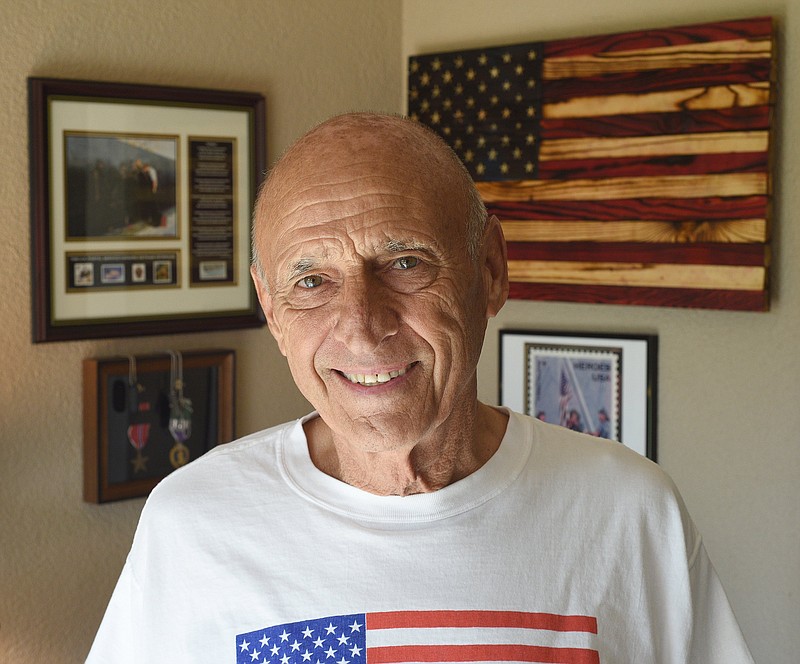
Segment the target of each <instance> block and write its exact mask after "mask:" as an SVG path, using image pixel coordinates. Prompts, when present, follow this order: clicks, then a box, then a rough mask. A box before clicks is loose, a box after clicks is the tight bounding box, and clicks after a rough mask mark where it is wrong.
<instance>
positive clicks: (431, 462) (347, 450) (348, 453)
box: [305, 402, 508, 496]
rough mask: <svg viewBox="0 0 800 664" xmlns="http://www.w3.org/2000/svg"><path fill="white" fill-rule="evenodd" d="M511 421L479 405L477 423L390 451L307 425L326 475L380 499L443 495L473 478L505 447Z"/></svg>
mask: <svg viewBox="0 0 800 664" xmlns="http://www.w3.org/2000/svg"><path fill="white" fill-rule="evenodd" d="M507 423H508V417H507V416H506V415H505V414H504V413H503V412H501V411H499V410H497V409H494V408H491V407H489V406H486V405H484V404H481V403H478V402H476V407H475V409H474V411H473V413H472V416H471V417H467V418H466V419H464V418H462V419H460V420H459V421H457V422H454V423H452V424H448V423H445V424H443V425H442V426H440V427H438V428H437V429H436V430H435V431H433V432H431V434H430V435H429V436H427V437H426V438H425V439H424V440H420V441H416V443H414V444H409V445H407V446H404V447H400V448H398V449H392V450H389V451H380V452H375V451H366V450H363V449H361V448H359V446H358V442H357V441H352V440H350V439H349V438H346V437H344V436H337V435H336V433H335V432H334V431H333V430H331V429H330V428H329V427H328V425H327V424H326V423H325V422H324V421H323V420H322V418H320V417H316V418H314V419H312V420H309V421H308V422H307V423H306V424H305V433H306V438H307V439H308V447H309V453H310V454H311V460H312V462H313V463H314V465H315V466H316V467H317V468H319V470H321V471H322V472H323V473H325V474H327V475H330V476H331V477H335V478H336V479H338V480H341V481H342V482H345V483H347V484H350V485H351V486H354V487H357V488H359V489H363V490H364V491H368V492H369V493H374V494H378V495H386V496H389V495H398V496H408V495H411V494H415V493H429V492H431V491H436V490H438V489H441V488H443V487H445V486H447V485H448V484H452V483H453V482H457V481H458V480H460V479H463V478H464V477H467V476H468V475H471V474H472V473H474V472H475V471H476V470H478V469H479V468H480V467H481V466H483V465H484V464H485V463H486V462H487V461H488V460H489V459H490V458H491V456H492V455H493V454H494V453H495V452H496V451H497V448H498V447H499V446H500V441H501V440H502V438H503V435H504V434H505V430H506V425H507Z"/></svg>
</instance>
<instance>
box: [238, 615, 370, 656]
mask: <svg viewBox="0 0 800 664" xmlns="http://www.w3.org/2000/svg"><path fill="white" fill-rule="evenodd" d="M366 631H367V630H366V627H365V620H364V614H363V613H362V614H354V615H343V616H329V617H326V618H318V619H316V620H305V621H302V622H295V623H286V624H283V625H276V626H274V627H268V628H266V629H261V630H257V631H255V632H250V633H248V634H242V635H240V636H238V637H237V638H236V644H237V645H236V650H237V654H236V664H306V663H308V664H326V662H327V664H360V663H363V662H365V661H366V653H365V650H366Z"/></svg>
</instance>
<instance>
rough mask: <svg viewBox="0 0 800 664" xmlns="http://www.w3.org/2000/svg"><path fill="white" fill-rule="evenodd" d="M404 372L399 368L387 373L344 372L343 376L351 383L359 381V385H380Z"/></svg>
mask: <svg viewBox="0 0 800 664" xmlns="http://www.w3.org/2000/svg"><path fill="white" fill-rule="evenodd" d="M405 373H406V369H400V370H399V371H390V372H388V373H378V374H349V373H346V374H344V377H345V378H347V380H349V381H350V382H351V383H359V384H360V385H381V384H383V383H388V382H389V381H390V380H391V379H392V378H397V377H398V376H402V375H403V374H405Z"/></svg>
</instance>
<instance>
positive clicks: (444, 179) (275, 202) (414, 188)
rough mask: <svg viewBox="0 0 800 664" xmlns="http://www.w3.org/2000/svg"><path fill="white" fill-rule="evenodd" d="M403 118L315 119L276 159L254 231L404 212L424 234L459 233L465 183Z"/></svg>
mask: <svg viewBox="0 0 800 664" xmlns="http://www.w3.org/2000/svg"><path fill="white" fill-rule="evenodd" d="M452 159H453V157H451V156H450V155H449V153H448V152H447V151H446V149H444V150H443V148H442V147H441V146H440V145H438V144H437V143H436V142H435V141H432V140H431V137H430V136H429V135H428V133H427V131H426V130H423V129H422V128H419V127H416V126H413V125H412V124H411V123H409V122H408V121H400V120H396V121H395V120H389V121H388V122H380V121H378V122H371V121H362V122H360V123H358V122H357V123H355V124H354V123H353V122H352V121H350V122H348V121H343V122H341V123H340V124H335V123H334V124H331V125H329V126H323V127H322V128H319V129H317V130H315V131H313V132H311V133H310V134H308V135H307V136H305V137H304V138H302V139H300V141H298V142H297V143H296V144H295V145H294V146H293V147H292V148H291V149H290V150H289V151H288V152H287V153H286V154H285V155H284V157H283V158H282V159H281V160H280V162H279V163H278V164H277V165H276V167H275V168H274V169H273V171H272V172H271V174H270V177H269V179H268V181H267V183H266V185H265V189H264V191H263V192H262V195H261V198H260V201H259V207H258V209H257V214H256V217H257V219H256V221H257V224H259V225H262V226H263V228H262V229H261V230H260V232H263V233H275V232H280V231H284V230H286V227H287V225H288V226H289V228H292V227H307V226H313V225H316V224H322V223H330V222H335V221H336V220H337V219H341V220H342V221H343V222H346V223H348V224H351V225H354V224H358V223H364V224H367V225H370V224H376V223H380V222H381V221H382V220H391V219H403V218H405V217H408V218H409V219H411V220H413V223H415V224H425V223H429V224H431V228H430V232H432V233H456V234H458V233H463V232H464V227H465V225H466V223H465V222H466V214H467V198H468V196H467V189H466V187H465V186H464V183H463V180H462V177H463V176H462V173H461V172H460V171H459V167H458V165H457V162H456V163H453V161H452Z"/></svg>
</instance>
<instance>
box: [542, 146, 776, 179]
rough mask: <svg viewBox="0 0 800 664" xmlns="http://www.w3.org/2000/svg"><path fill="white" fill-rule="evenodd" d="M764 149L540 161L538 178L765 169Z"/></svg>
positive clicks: (733, 171)
mask: <svg viewBox="0 0 800 664" xmlns="http://www.w3.org/2000/svg"><path fill="white" fill-rule="evenodd" d="M768 164H769V158H768V156H767V153H765V152H740V153H733V154H708V155H705V154H704V155H670V156H665V157H625V158H618V159H565V160H563V161H543V162H540V163H539V171H538V176H539V178H538V179H539V180H574V179H584V178H607V177H626V176H631V177H637V176H639V177H642V176H653V175H697V174H711V173H756V172H766V171H767V167H768Z"/></svg>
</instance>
